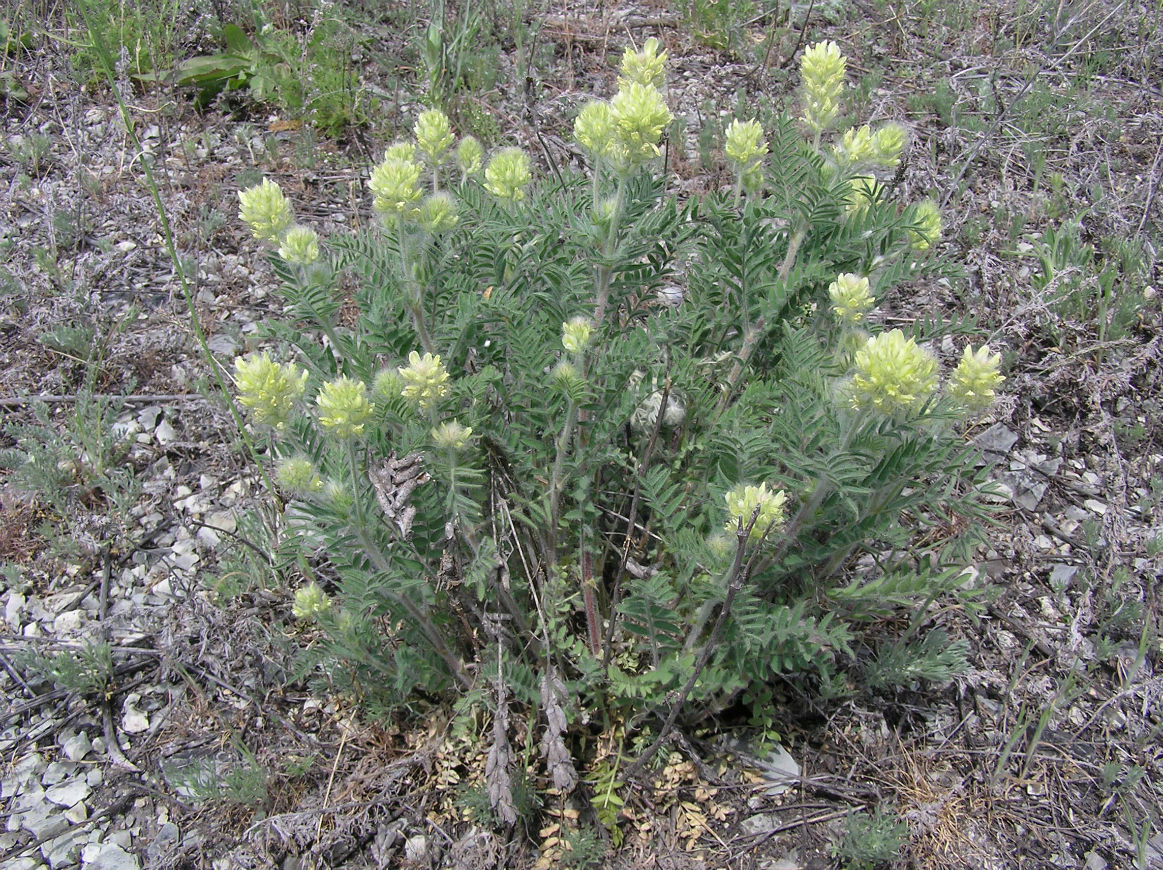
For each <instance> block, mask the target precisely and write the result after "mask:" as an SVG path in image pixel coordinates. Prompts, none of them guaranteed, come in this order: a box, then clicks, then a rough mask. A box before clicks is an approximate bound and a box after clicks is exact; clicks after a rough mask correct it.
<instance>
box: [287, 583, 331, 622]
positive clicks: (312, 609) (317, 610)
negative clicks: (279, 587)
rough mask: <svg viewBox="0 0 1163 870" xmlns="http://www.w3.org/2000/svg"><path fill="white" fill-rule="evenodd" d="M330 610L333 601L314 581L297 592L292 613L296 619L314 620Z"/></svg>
mask: <svg viewBox="0 0 1163 870" xmlns="http://www.w3.org/2000/svg"><path fill="white" fill-rule="evenodd" d="M330 609H331V599H330V598H328V597H327V593H326V592H324V591H323V590H322V589H320V588H319V584H318V583H316V582H314V581H312V582H310V583H308V584H307V585H306V586H302V587H300V588H299V589H297V590H295V603H294V604H292V605H291V612H292V613H293V614H295V618H296V619H302V620H313V619H316V618H317V617H318V616H319V615H320V614H323V613H326V612H327V611H328V610H330Z"/></svg>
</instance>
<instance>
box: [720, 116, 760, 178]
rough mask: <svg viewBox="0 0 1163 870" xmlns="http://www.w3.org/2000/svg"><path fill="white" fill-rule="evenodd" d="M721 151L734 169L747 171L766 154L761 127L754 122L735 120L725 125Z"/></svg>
mask: <svg viewBox="0 0 1163 870" xmlns="http://www.w3.org/2000/svg"><path fill="white" fill-rule="evenodd" d="M723 150H724V152H726V154H727V159H728V160H730V161H731V163H732V164H733V165H734V166H735V167H736V168H738V169H747V168H748V167H749V166H751V165H752V164H753V163H755V162H756V161H757V160H761V159H763V155H765V154H766V153H767V142H766V140H764V138H763V127H762V126H760V124H759V122H758V121H756V120H751V121H740V120H739V119H738V118H736V119H735V120H734V121H732V122H731V123H730V124H728V125H727V132H726V137H725V142H724V145H723Z"/></svg>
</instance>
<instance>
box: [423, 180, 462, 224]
mask: <svg viewBox="0 0 1163 870" xmlns="http://www.w3.org/2000/svg"><path fill="white" fill-rule="evenodd" d="M418 219H419V221H420V226H422V227H424V229H426V230H427V231H428V232H430V233H438V232H441V231H443V230H450V229H452V228H453V227H454V226H456V223H457V221H458V220H460V218H459V217H458V216H457V214H456V202H455V200H453V198H452V197H451V196H449V195H448V194H447V193H445V192H444V191H443V190H438V191H437V192H436V193H434V194H432V195H431V196H429V197H427V198H426V199H425V200H424V202H423V203H421V205H420V214H419V215H418Z"/></svg>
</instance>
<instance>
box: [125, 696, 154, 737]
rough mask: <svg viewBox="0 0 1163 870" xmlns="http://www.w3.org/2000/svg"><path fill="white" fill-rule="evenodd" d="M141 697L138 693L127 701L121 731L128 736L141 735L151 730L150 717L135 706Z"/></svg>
mask: <svg viewBox="0 0 1163 870" xmlns="http://www.w3.org/2000/svg"><path fill="white" fill-rule="evenodd" d="M140 700H141V696H140V695H138V694H137V693H136V692H135V693H133V694H131V695H129V696H128V697H127V698H126V699H125V704H124V705H123V707H122V712H121V730H122V731H124V732H125V733H126V734H140V733H141V732H143V731H148V730H149V717H148V716H146V715H145V714H144V713H143V712H141V711H140V710H138V709H137V707H136V706H135V705H136V703H137V702H138V701H140Z"/></svg>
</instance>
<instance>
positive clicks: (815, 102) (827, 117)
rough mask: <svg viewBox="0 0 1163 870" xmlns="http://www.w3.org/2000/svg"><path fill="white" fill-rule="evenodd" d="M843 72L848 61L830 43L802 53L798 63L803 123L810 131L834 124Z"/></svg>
mask: <svg viewBox="0 0 1163 870" xmlns="http://www.w3.org/2000/svg"><path fill="white" fill-rule="evenodd" d="M846 72H847V61H846V60H845V58H844V55H843V54H842V53H841V52H840V47H839V46H838V45H836V43H834V42H832V41H831V40H825V41H824V42H817V43H816V44H815V45H813V46H811V47H810V48H808V49H807V51H805V52H804V56H803V59H802V60H801V61H800V79H801V80H802V82H803V87H804V120H805V121H806V122H807V124H808V126H809V127H810V128H811V129H812V130H815V131H817V132H820V131H823V130H827V129H828V127H829V126H830V125H831V124H832V122H833V121H834V120H836V115H837V113H838V112H839V111H840V95H841V94H842V93H843V90H844V76H845V74H846Z"/></svg>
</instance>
